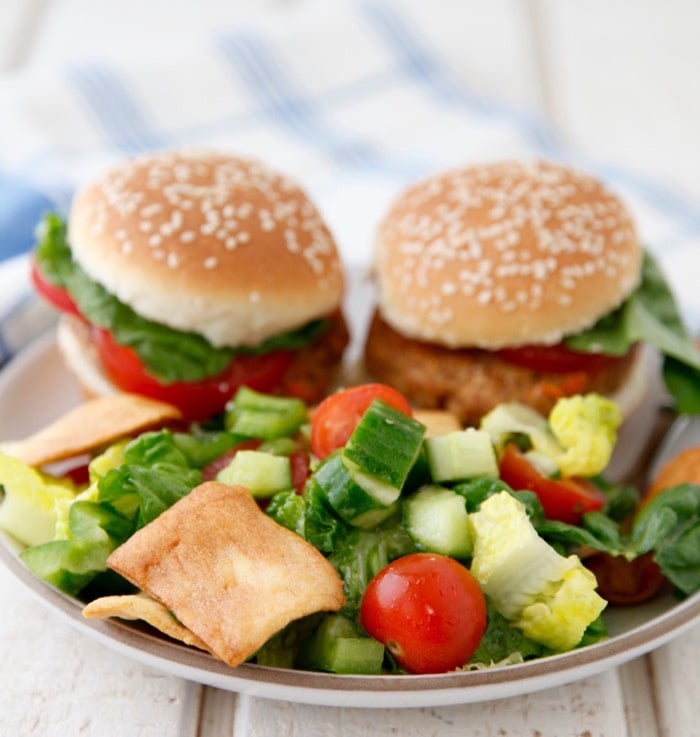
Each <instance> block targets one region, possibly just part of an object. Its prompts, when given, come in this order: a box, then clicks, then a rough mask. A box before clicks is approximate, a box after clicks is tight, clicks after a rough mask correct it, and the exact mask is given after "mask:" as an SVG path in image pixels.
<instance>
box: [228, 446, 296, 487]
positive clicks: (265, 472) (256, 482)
mask: <svg viewBox="0 0 700 737" xmlns="http://www.w3.org/2000/svg"><path fill="white" fill-rule="evenodd" d="M216 480H217V481H221V483H222V484H231V485H232V486H244V487H245V488H246V489H248V490H249V491H250V493H251V494H252V495H253V496H254V497H256V498H258V499H264V498H267V497H270V496H272V495H273V494H275V493H277V492H278V491H282V490H283V489H289V488H290V487H291V486H292V471H291V467H290V465H289V458H288V457H287V456H273V455H270V454H269V453H263V452H261V451H259V450H239V451H238V452H237V453H236V455H235V456H234V457H233V460H232V461H231V463H229V464H228V466H226V468H223V469H221V471H219V473H218V474H217V475H216Z"/></svg>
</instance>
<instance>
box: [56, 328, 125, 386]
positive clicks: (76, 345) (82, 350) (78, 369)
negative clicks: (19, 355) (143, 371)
mask: <svg viewBox="0 0 700 737" xmlns="http://www.w3.org/2000/svg"><path fill="white" fill-rule="evenodd" d="M56 340H57V342H58V347H59V350H60V351H61V354H62V356H63V360H64V361H65V363H66V366H67V367H68V369H69V371H70V372H71V373H72V374H73V375H74V376H75V378H76V379H77V381H78V384H79V386H80V389H81V391H82V393H83V395H84V396H85V398H86V399H92V398H95V397H101V396H105V395H106V394H114V393H116V392H117V391H118V389H117V387H116V386H115V385H114V384H113V383H112V382H111V381H110V380H109V379H108V378H107V376H106V375H105V373H104V371H103V370H102V366H101V364H100V359H99V356H98V355H97V348H96V347H95V344H94V343H93V342H92V340H91V339H90V328H89V326H88V325H86V324H85V323H84V322H83V321H82V320H79V319H78V318H76V317H72V316H71V315H61V318H60V320H59V321H58V329H57V331H56Z"/></svg>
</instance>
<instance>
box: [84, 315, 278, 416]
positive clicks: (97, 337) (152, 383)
mask: <svg viewBox="0 0 700 737" xmlns="http://www.w3.org/2000/svg"><path fill="white" fill-rule="evenodd" d="M93 340H94V341H95V345H96V346H97V350H98V353H99V356H100V360H101V361H102V364H103V366H104V368H105V371H106V373H107V375H108V376H109V378H110V379H111V381H113V382H114V384H116V385H117V386H118V387H119V388H120V389H122V390H123V391H127V392H134V393H136V394H143V395H145V396H148V397H153V398H154V399H160V400H162V401H164V402H169V403H170V404H174V405H175V406H176V407H178V408H179V409H180V411H181V412H182V413H183V415H184V417H185V419H187V420H204V419H206V418H208V417H211V416H212V415H215V414H217V413H219V412H221V411H222V410H223V409H224V407H225V405H226V402H227V401H228V400H229V399H230V398H231V397H232V396H233V395H234V394H235V393H236V391H237V390H238V388H239V387H241V386H247V387H250V388H251V389H255V390H257V391H261V392H269V391H272V390H273V389H274V388H275V386H276V385H277V383H278V382H279V380H280V379H281V377H282V375H283V374H284V372H285V370H286V368H287V366H289V364H290V362H291V360H292V352H291V351H273V352H271V353H266V354H264V355H260V356H238V357H237V358H236V359H235V360H234V361H233V362H232V363H231V365H230V366H229V367H228V368H227V369H225V370H224V371H222V372H221V373H220V374H218V375H217V376H211V377H209V378H207V379H203V380H201V381H196V382H187V381H176V382H174V383H172V384H161V383H160V382H159V381H158V380H157V379H154V378H153V377H152V376H151V375H150V374H148V373H147V372H146V369H145V368H144V366H143V364H142V363H141V361H140V360H139V358H138V356H137V355H136V352H135V351H134V350H133V349H131V348H128V347H127V346H123V345H119V344H118V343H117V342H116V341H115V340H114V338H112V335H111V334H110V333H109V331H107V330H102V329H100V328H93Z"/></svg>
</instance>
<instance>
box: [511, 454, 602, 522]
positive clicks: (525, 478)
mask: <svg viewBox="0 0 700 737" xmlns="http://www.w3.org/2000/svg"><path fill="white" fill-rule="evenodd" d="M499 465H500V476H501V478H502V479H503V481H505V482H506V483H507V484H508V486H510V487H511V489H514V490H515V491H521V490H523V489H529V490H530V491H534V492H535V494H537V496H538V497H539V500H540V502H541V503H542V507H543V508H544V513H545V516H546V517H547V519H554V520H559V521H560V522H568V523H569V524H574V525H575V524H577V523H578V522H579V521H580V520H581V515H582V514H583V513H584V512H592V511H595V510H597V509H602V508H603V506H605V495H604V494H603V492H602V491H601V490H600V489H598V487H596V486H595V485H594V484H592V483H591V482H590V481H586V480H585V479H580V478H564V479H550V478H547V477H546V476H543V475H542V474H541V473H540V472H539V471H538V470H537V469H536V468H535V467H534V466H533V465H532V464H531V463H530V462H529V461H528V460H527V458H525V456H524V455H523V454H522V453H521V452H520V451H519V450H518V448H517V447H516V446H515V445H512V444H509V445H507V446H506V448H505V450H504V451H503V454H502V456H501V459H500V464H499Z"/></svg>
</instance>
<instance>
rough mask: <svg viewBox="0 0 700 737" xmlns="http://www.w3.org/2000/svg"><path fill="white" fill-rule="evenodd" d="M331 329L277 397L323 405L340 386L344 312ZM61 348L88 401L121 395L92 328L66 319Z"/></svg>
mask: <svg viewBox="0 0 700 737" xmlns="http://www.w3.org/2000/svg"><path fill="white" fill-rule="evenodd" d="M327 321H328V327H327V329H326V330H324V331H323V332H322V333H320V334H319V335H318V337H317V338H316V339H315V340H314V341H313V342H312V343H311V344H310V345H308V346H307V347H306V348H304V349H300V350H296V351H294V353H293V356H292V358H291V360H290V362H289V364H288V366H287V368H286V369H285V371H284V374H283V375H282V377H281V379H280V381H279V383H278V385H277V386H276V387H275V388H274V389H273V390H272V391H273V393H278V394H282V395H291V396H298V397H301V398H302V399H304V400H305V401H306V402H308V403H309V404H315V403H317V402H320V401H321V400H322V399H323V398H324V397H326V396H327V395H328V394H329V393H330V391H331V390H332V389H333V388H334V386H335V385H336V379H337V377H338V375H339V372H340V369H341V367H342V360H343V353H344V351H345V348H346V346H347V344H348V341H349V332H348V327H347V324H346V322H345V317H344V316H343V314H342V312H340V311H338V312H337V313H335V314H334V315H331V316H329V317H328V318H327ZM57 341H58V346H59V349H60V351H61V353H62V354H63V358H64V361H65V363H66V366H67V367H68V369H69V370H70V372H71V373H72V374H73V375H74V376H75V377H76V379H77V381H78V383H79V385H80V387H81V390H82V392H83V394H84V395H85V396H86V397H98V396H104V395H105V394H113V393H115V392H118V391H119V388H118V387H116V386H115V385H114V384H113V383H112V382H111V381H110V379H109V378H108V376H107V374H106V373H105V371H104V370H103V368H102V363H101V361H100V358H99V355H98V352H97V348H96V347H95V344H94V343H93V341H92V339H91V336H90V327H89V326H88V325H86V324H85V323H84V322H83V321H82V320H79V319H77V318H76V317H73V316H70V315H62V316H61V319H60V320H59V323H58V331H57Z"/></svg>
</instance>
